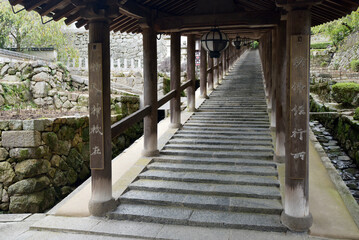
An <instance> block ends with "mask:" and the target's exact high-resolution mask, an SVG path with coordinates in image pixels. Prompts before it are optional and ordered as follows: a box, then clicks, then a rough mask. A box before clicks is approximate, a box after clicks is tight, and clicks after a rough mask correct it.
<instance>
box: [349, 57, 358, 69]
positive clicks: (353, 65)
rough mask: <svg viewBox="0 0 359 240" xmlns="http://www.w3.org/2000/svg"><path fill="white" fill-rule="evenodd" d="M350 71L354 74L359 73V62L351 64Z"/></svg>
mask: <svg viewBox="0 0 359 240" xmlns="http://www.w3.org/2000/svg"><path fill="white" fill-rule="evenodd" d="M350 69H351V70H352V71H354V72H359V60H357V59H354V60H352V61H351V62H350Z"/></svg>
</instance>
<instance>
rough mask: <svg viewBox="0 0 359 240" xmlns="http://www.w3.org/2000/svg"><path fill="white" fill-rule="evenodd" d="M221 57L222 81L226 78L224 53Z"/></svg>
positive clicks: (224, 52)
mask: <svg viewBox="0 0 359 240" xmlns="http://www.w3.org/2000/svg"><path fill="white" fill-rule="evenodd" d="M221 57H222V79H224V77H225V76H226V51H223V52H222V54H221Z"/></svg>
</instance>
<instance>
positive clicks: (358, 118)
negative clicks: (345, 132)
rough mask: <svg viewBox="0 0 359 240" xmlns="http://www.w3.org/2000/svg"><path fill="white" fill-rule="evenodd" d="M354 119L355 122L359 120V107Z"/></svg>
mask: <svg viewBox="0 0 359 240" xmlns="http://www.w3.org/2000/svg"><path fill="white" fill-rule="evenodd" d="M353 118H354V120H359V107H357V108H356V109H355V112H354V116H353Z"/></svg>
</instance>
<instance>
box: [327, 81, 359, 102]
mask: <svg viewBox="0 0 359 240" xmlns="http://www.w3.org/2000/svg"><path fill="white" fill-rule="evenodd" d="M332 91H333V99H334V100H335V101H336V102H338V103H342V104H343V105H347V106H348V105H349V106H350V105H357V103H355V102H354V99H355V98H356V96H357V95H358V94H359V84H358V83H354V82H350V83H336V84H334V85H333V87H332Z"/></svg>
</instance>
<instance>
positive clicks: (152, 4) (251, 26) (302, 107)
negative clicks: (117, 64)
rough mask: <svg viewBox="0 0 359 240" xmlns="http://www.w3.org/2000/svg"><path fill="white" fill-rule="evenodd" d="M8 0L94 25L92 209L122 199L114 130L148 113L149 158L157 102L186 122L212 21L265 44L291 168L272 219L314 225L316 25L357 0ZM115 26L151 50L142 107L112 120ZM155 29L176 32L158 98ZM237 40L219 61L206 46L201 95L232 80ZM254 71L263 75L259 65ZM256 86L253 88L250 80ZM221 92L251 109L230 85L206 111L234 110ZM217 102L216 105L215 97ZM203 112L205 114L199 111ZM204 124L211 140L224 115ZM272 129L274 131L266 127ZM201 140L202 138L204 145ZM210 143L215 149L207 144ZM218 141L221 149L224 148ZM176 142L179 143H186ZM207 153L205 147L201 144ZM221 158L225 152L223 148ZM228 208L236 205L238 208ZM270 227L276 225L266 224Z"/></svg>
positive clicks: (154, 145)
mask: <svg viewBox="0 0 359 240" xmlns="http://www.w3.org/2000/svg"><path fill="white" fill-rule="evenodd" d="M9 2H10V3H11V4H12V5H14V6H16V5H21V6H22V7H24V8H25V9H26V10H28V11H33V10H34V11H36V12H38V13H39V14H40V15H41V16H47V17H49V18H51V19H53V20H55V21H58V20H60V19H65V23H67V24H71V23H76V26H77V27H82V26H84V27H85V28H86V29H88V30H89V36H90V38H89V47H88V49H89V82H90V87H89V94H90V103H89V108H90V109H91V110H90V127H93V128H95V129H98V130H100V131H93V134H91V135H90V149H91V170H92V171H91V172H92V196H91V200H90V202H89V209H90V212H91V214H92V215H95V216H104V215H105V214H107V213H108V212H109V211H112V210H113V209H114V208H116V206H117V202H116V200H115V199H114V198H113V194H112V184H111V180H112V176H111V174H112V173H111V137H116V136H118V135H119V134H121V133H122V132H123V131H124V130H126V129H127V128H128V127H129V126H131V125H132V124H134V123H135V122H138V121H141V120H142V119H144V148H143V156H147V157H157V156H158V154H159V151H158V136H157V109H158V107H159V106H161V105H163V104H164V103H166V102H168V101H171V125H170V127H171V128H175V129H177V128H178V129H179V128H181V127H182V126H181V124H180V116H181V115H180V104H181V103H180V93H181V91H183V90H185V89H186V90H187V97H188V110H189V111H196V109H195V91H194V86H195V61H194V59H195V41H196V39H200V38H201V36H202V35H203V34H205V33H207V32H208V31H210V30H211V29H213V28H218V29H220V30H221V31H222V32H224V33H226V34H227V36H228V38H229V39H235V38H236V37H237V36H240V37H242V38H244V37H245V38H251V39H257V40H259V42H260V50H259V52H260V59H261V62H262V71H263V76H264V81H265V84H264V85H265V89H264V91H265V97H266V98H267V102H268V112H269V113H270V116H271V117H270V128H271V129H272V131H274V132H275V135H276V144H275V146H276V149H274V155H273V160H274V161H276V162H285V168H286V171H285V172H286V174H285V186H284V189H285V191H284V196H285V198H284V204H283V211H282V214H281V218H280V221H281V223H279V215H278V216H277V220H276V221H273V222H272V223H278V226H280V227H279V228H278V229H282V225H280V224H283V225H284V226H286V227H287V228H288V229H290V230H293V231H307V230H308V229H309V228H310V226H311V225H312V216H311V213H310V209H309V202H308V201H309V185H308V176H309V175H308V172H309V154H308V153H309V134H308V133H309V129H308V121H309V110H308V102H309V98H308V92H309V63H310V56H309V47H310V27H311V26H315V25H318V24H321V23H325V22H328V21H331V20H334V19H337V18H339V17H342V16H345V15H346V14H347V13H350V11H352V10H356V9H357V8H358V6H359V3H358V1H352V0H339V1H330V0H315V1H309V0H276V1H274V0H255V1H249V0H222V1H207V0H196V1H193V0H168V1H163V0H104V1H103V0H66V1H60V0H41V1H30V0H9ZM112 30H113V31H121V32H132V33H142V35H143V55H144V63H143V64H144V74H143V75H144V108H143V109H141V110H139V111H138V112H136V113H134V114H133V115H131V116H129V117H127V118H125V119H123V120H122V121H121V122H118V123H116V124H114V125H113V126H111V123H110V51H109V50H110V44H109V43H110V34H109V33H110V31H112ZM157 34H170V35H171V91H170V92H169V93H168V94H167V95H166V96H165V97H163V98H162V99H157V91H156V90H157V46H156V37H157ZM181 35H183V36H187V39H188V40H187V82H185V83H183V84H182V85H181V83H180V37H181ZM229 46H230V47H229V48H227V49H226V50H224V51H223V52H222V53H221V56H220V58H219V60H216V61H212V58H208V54H207V53H206V51H205V50H204V48H203V47H202V49H201V73H200V81H201V96H202V97H203V98H207V97H208V96H207V88H212V87H213V83H216V82H218V80H219V79H221V78H224V76H225V75H226V74H228V73H229V72H228V71H229V69H230V67H231V66H232V65H233V64H234V62H235V61H236V60H237V58H238V57H239V56H240V55H242V54H243V52H245V48H242V49H241V50H240V51H238V50H235V48H234V47H232V45H231V44H230V45H229ZM251 54H252V53H251ZM256 59H257V60H255V61H258V58H256ZM207 60H208V61H207ZM253 61H254V60H253ZM207 63H208V64H207ZM256 70H258V72H257V73H259V67H257V68H256ZM237 74H239V78H238V81H239V85H237V83H233V82H232V81H230V80H228V81H229V84H231V83H230V82H232V85H229V88H230V89H236V88H237V87H239V88H241V87H242V86H241V85H240V84H241V83H240V82H241V81H242V79H241V77H240V75H241V72H239V73H237ZM244 76H245V75H244ZM228 77H230V76H228ZM225 81H226V80H225ZM243 81H244V80H243ZM248 81H250V82H249V83H253V86H254V87H255V86H257V85H256V84H254V83H255V80H251V79H250V80H248ZM249 85H250V86H251V84H249ZM220 88H222V86H221V87H220ZM220 88H219V89H220ZM223 88H225V85H223ZM244 89H245V88H244ZM258 91H259V90H258ZM247 93H248V92H247ZM216 94H217V95H216ZM218 94H220V95H221V96H218ZM222 94H229V95H228V98H230V99H229V101H228V104H229V105H231V104H230V103H233V104H237V106H238V104H239V107H238V109H237V111H240V109H241V108H244V106H241V103H242V102H241V101H242V100H243V99H241V98H240V96H236V95H235V94H233V92H232V91H231V92H230V93H227V92H226V91H218V92H217V93H215V94H214V95H213V96H210V100H209V101H208V104H207V102H206V104H205V105H204V106H203V107H202V108H201V109H202V110H205V109H206V111H207V112H209V109H211V108H213V107H214V105H215V108H217V107H218V108H219V109H221V108H226V105H228V104H227V101H226V103H225V104H223V105H221V104H218V103H220V102H221V101H218V102H216V101H214V102H213V101H212V100H211V97H213V98H214V99H218V98H220V99H226V98H227V96H225V95H222ZM248 94H249V93H248ZM260 94H261V93H256V94H254V97H256V96H258V99H261V101H263V96H262V98H260V97H259V96H260ZM233 95H234V96H233ZM244 96H246V97H247V100H244V101H245V102H249V101H250V100H252V98H251V97H253V96H251V95H250V94H249V95H244ZM232 97H233V99H232ZM238 97H239V98H238ZM253 101H254V100H253ZM211 102H212V103H213V104H214V105H211V104H212V103H211ZM215 102H216V103H215ZM263 103H264V102H263ZM206 105H207V106H206ZM235 106H236V105H235ZM229 108H232V107H228V109H229ZM257 108H260V106H257ZM202 110H201V111H200V112H198V113H196V114H194V118H193V120H191V121H192V122H193V123H192V125H191V126H192V129H193V128H196V127H198V126H194V125H196V124H195V123H194V122H196V121H197V125H200V123H199V124H198V122H201V119H202V121H203V122H205V123H206V120H205V119H206V118H203V117H204V116H200V115H201V113H202V114H203V112H202ZM263 114H265V111H263ZM197 115H198V118H196V116H197ZM204 115H206V114H204ZM209 116H210V118H211V119H213V121H214V119H215V118H216V116H213V115H211V114H208V115H207V116H206V117H209ZM201 117H202V118H201ZM250 122H251V123H250V124H256V122H255V121H250ZM188 124H190V123H188ZM206 124H209V125H208V126H207V129H206V130H204V129H202V130H201V129H199V131H201V132H202V133H201V134H202V135H203V134H208V139H210V138H211V137H210V133H211V132H212V131H215V129H216V128H217V127H216V124H218V123H213V124H212V125H211V124H210V120H208V123H206ZM240 124H241V123H239V125H238V126H237V127H234V128H233V126H232V129H231V130H230V131H232V132H237V134H238V135H239V136H242V133H243V132H242V131H243V130H241V129H242V128H241V126H240ZM248 124H249V123H248ZM259 125H260V124H259ZM187 126H190V125H187ZM187 126H184V128H183V129H182V130H180V131H179V134H180V133H181V132H186V129H188V127H187ZM242 127H243V126H242ZM190 128H191V127H190ZM258 129H260V130H258ZM258 129H257V130H256V132H260V131H262V130H263V129H262V128H258ZM265 131H269V130H268V129H266V130H265ZM99 133H101V134H99ZM254 135H256V134H254ZM253 139H255V137H254V136H253V138H252V137H251V140H253ZM249 141H250V140H248V142H249ZM171 145H172V148H171ZM200 145H201V144H198V143H197V144H196V146H197V147H198V146H200ZM174 146H177V148H178V144H169V145H168V149H169V150H168V151H170V150H171V149H172V150H173V148H174ZM216 147H217V146H216ZM191 148H193V144H192V146H191V147H188V149H187V150H186V152H191V151H192V150H190V149H191ZM218 148H219V147H218ZM236 148H240V146H239V145H238V146H233V149H236ZM266 148H267V147H266V145H264V146H261V147H260V149H258V150H257V152H256V154H259V153H261V152H266ZM208 149H210V147H209V146H208ZM214 149H216V150H215V151H216V152H217V150H218V149H217V148H214ZM233 149H232V150H229V149H227V150H226V152H227V154H230V153H231V152H232V151H233ZM248 149H249V147H248ZM176 150H178V151H179V149H176ZM166 151H167V150H166ZM196 151H198V150H196ZM200 151H202V152H205V150H203V149H201V150H200ZM268 156H270V155H268ZM192 157H196V156H195V155H194V156H192ZM217 157H219V158H220V159H225V156H224V155H223V156H217ZM257 160H258V159H257ZM157 164H158V163H157ZM155 165H156V164H155ZM197 165H198V166H199V164H195V165H194V166H197ZM269 165H271V164H269ZM238 186H240V185H238ZM130 192H131V191H130ZM130 192H129V193H130ZM186 195H188V193H186ZM120 207H121V206H120ZM229 208H230V209H231V207H229ZM241 208H243V207H239V209H241ZM275 209H276V211H275V212H276V214H278V212H279V208H277V207H275ZM253 216H255V215H248V219H251V218H252V217H253ZM215 218H222V216H221V215H216V216H215V217H213V218H212V219H215ZM238 226H239V225H238ZM243 226H244V225H243ZM245 226H247V225H245ZM266 230H273V229H269V228H267V229H266Z"/></svg>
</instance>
